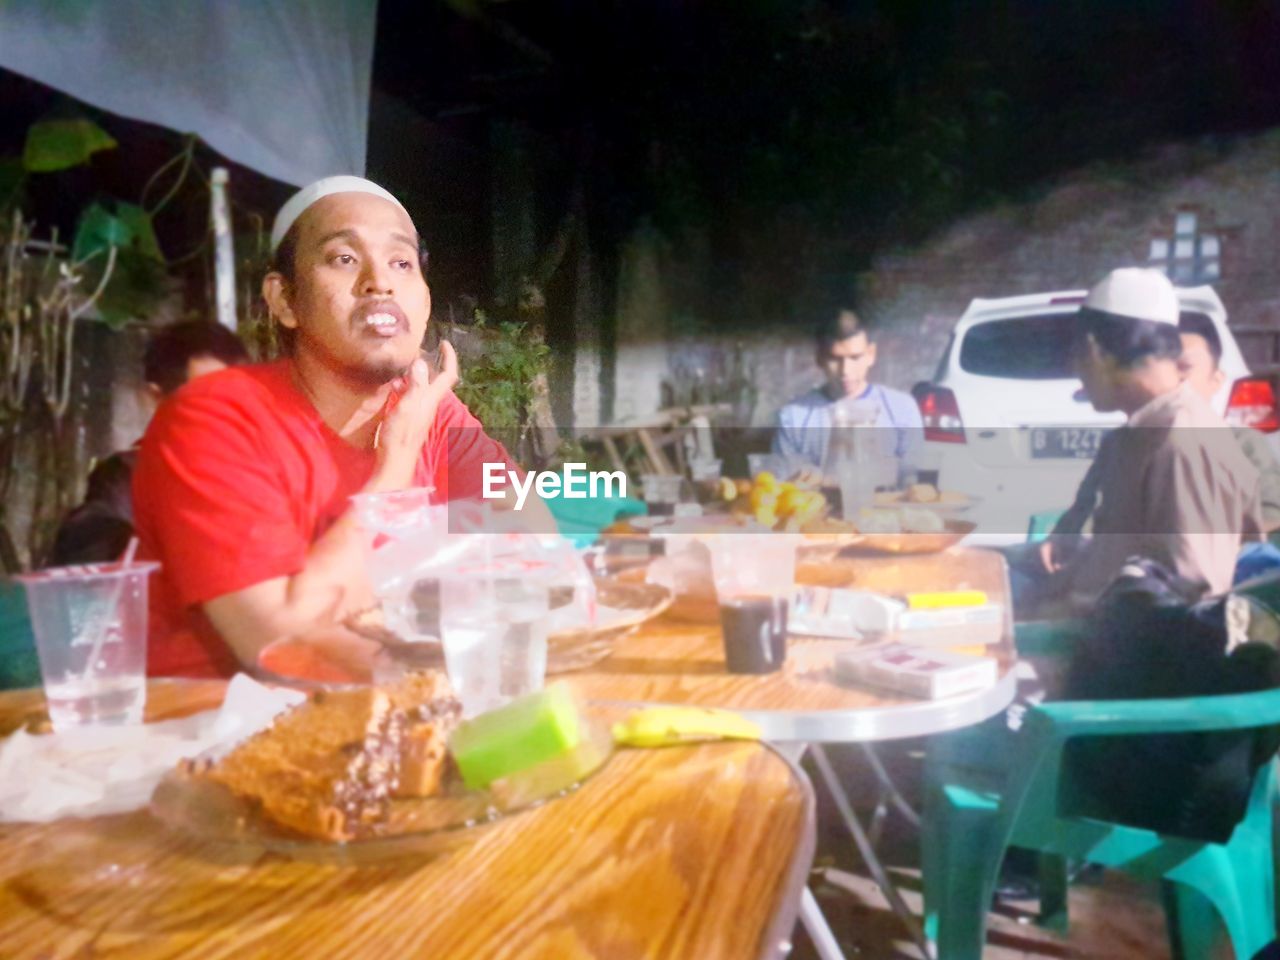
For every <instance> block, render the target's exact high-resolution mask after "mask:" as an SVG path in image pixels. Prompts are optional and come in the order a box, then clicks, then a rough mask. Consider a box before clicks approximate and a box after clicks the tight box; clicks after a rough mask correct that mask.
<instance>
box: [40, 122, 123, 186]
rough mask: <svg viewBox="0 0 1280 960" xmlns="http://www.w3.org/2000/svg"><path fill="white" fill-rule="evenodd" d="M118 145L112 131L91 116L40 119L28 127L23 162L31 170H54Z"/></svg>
mask: <svg viewBox="0 0 1280 960" xmlns="http://www.w3.org/2000/svg"><path fill="white" fill-rule="evenodd" d="M116 146H117V144H116V141H115V140H114V139H112V137H111V135H110V134H109V133H107V131H105V130H103V129H102V128H101V127H100V126H98V125H97V124H96V123H94V122H93V121H92V120H86V119H84V118H83V117H75V118H72V119H59V120H41V121H39V122H38V123H33V124H32V125H31V127H30V129H28V130H27V143H26V146H25V147H24V148H23V151H22V164H23V166H24V167H25V168H26V169H27V170H28V171H30V172H31V173H53V172H55V171H57V170H66V169H69V168H70V167H78V166H80V165H81V164H84V163H88V161H89V158H90V157H92V156H93V155H94V154H95V153H97V152H98V151H100V150H111V149H114V148H115V147H116Z"/></svg>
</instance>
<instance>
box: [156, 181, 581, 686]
mask: <svg viewBox="0 0 1280 960" xmlns="http://www.w3.org/2000/svg"><path fill="white" fill-rule="evenodd" d="M271 240H272V246H273V250H274V262H273V267H272V270H271V271H270V273H268V274H267V276H266V278H265V279H264V281H263V287H262V292H263V297H264V299H265V300H266V303H267V307H268V309H269V310H270V312H271V316H272V317H273V318H274V320H275V322H276V323H278V324H279V325H280V327H281V332H282V334H284V335H285V344H286V355H285V357H283V358H282V359H280V360H278V361H275V362H272V363H264V364H256V365H252V366H245V367H239V368H237V369H234V370H226V371H223V372H221V373H218V374H215V375H213V376H210V377H205V378H202V379H201V380H199V381H197V382H196V383H193V384H192V385H191V386H189V387H188V388H187V389H185V390H183V391H182V392H181V393H180V394H179V395H178V396H177V397H175V398H174V400H173V401H172V402H171V403H167V404H165V406H164V407H163V408H162V409H161V410H160V412H159V413H158V414H157V416H156V419H155V420H154V421H153V422H152V424H151V427H150V429H148V431H147V434H146V436H145V437H143V440H142V447H141V450H140V453H139V457H138V468H137V471H136V474H135V477H134V488H133V492H134V510H135V513H136V516H137V526H138V536H139V538H140V540H141V550H140V552H139V555H140V556H141V557H144V558H147V559H155V560H159V561H160V562H161V564H162V565H163V566H162V567H161V569H160V571H159V572H158V573H157V575H156V576H155V577H154V578H153V579H152V582H151V594H150V597H151V610H150V623H149V632H150V636H149V644H148V664H147V665H148V670H149V672H151V673H152V674H153V675H166V674H169V675H185V676H219V675H221V676H226V675H230V674H231V673H233V672H235V671H236V670H238V669H240V668H241V666H242V665H244V666H253V665H254V664H256V662H257V657H258V654H259V652H260V651H261V650H262V649H263V647H265V646H266V645H268V644H269V643H271V642H272V641H274V640H277V639H281V638H285V637H294V636H300V635H313V634H315V633H316V632H318V631H324V630H326V629H330V630H331V629H332V628H333V627H334V626H335V625H337V624H340V623H341V622H342V621H343V620H344V619H345V618H346V617H347V616H349V615H350V614H352V613H355V612H357V611H359V610H361V609H363V608H365V607H368V606H369V605H371V604H372V602H373V595H372V590H371V588H370V585H369V582H368V576H367V573H366V569H365V553H366V549H367V546H368V536H367V535H366V534H365V532H364V531H362V530H361V529H360V527H359V525H358V523H357V521H356V518H355V516H354V515H353V512H352V509H351V505H350V498H351V496H352V495H353V494H357V493H377V492H386V491H394V490H402V489H405V488H408V487H413V486H432V487H434V488H435V494H434V499H435V500H436V501H437V502H441V501H444V500H448V499H461V498H467V497H475V496H478V495H479V494H480V492H481V490H482V489H483V467H484V464H485V463H501V464H504V465H506V466H507V467H508V468H511V469H514V468H513V467H512V466H511V464H510V459H509V458H508V456H507V453H506V451H505V450H504V449H503V448H502V446H501V444H499V443H497V442H495V441H494V440H492V439H491V438H490V437H488V436H487V435H486V434H485V433H484V430H483V428H482V427H481V425H480V423H479V421H477V420H476V418H475V417H473V416H472V415H471V413H470V412H469V411H468V410H467V408H466V407H465V406H464V405H463V403H462V401H460V400H459V399H458V398H457V397H456V396H454V394H453V392H452V386H453V384H454V382H455V381H456V379H457V360H456V357H455V356H454V353H453V348H452V347H450V346H449V345H448V344H447V343H442V344H441V355H442V360H443V363H442V367H443V369H442V370H441V371H440V372H438V373H435V374H434V375H433V373H432V371H431V370H430V368H429V367H428V364H427V363H426V361H425V360H424V359H423V358H422V357H421V355H420V353H419V351H420V349H421V347H422V343H423V338H424V335H425V333H426V329H427V322H428V318H429V316H430V313H431V293H430V290H429V289H428V286H427V282H426V277H425V275H424V273H423V267H424V258H423V257H422V255H421V253H420V246H419V240H418V233H417V230H416V229H415V227H414V224H413V221H412V219H410V217H409V214H408V212H407V211H406V210H405V209H404V207H403V206H402V205H401V204H400V202H399V201H398V200H396V199H395V197H393V196H392V195H391V194H390V193H388V192H387V191H386V190H384V189H383V188H381V187H379V186H378V185H376V184H374V183H371V182H370V181H368V180H364V179H361V178H358V177H347V176H344V177H329V178H326V179H324V180H319V181H317V182H315V183H313V184H311V185H309V186H307V187H304V188H303V189H302V190H300V191H299V192H298V193H297V194H295V195H294V196H293V197H292V198H291V199H290V200H289V201H288V202H287V203H286V204H285V205H284V207H282V208H281V210H280V213H279V214H278V215H277V217H276V221H275V225H274V227H273V229H272V232H271ZM508 489H509V487H508ZM521 521H522V525H525V526H526V527H527V528H529V529H544V530H554V529H555V527H554V523H553V522H552V521H551V519H550V515H549V514H548V512H547V508H546V505H545V504H544V503H543V502H542V501H541V500H540V499H538V498H537V497H534V496H530V497H529V500H528V501H527V502H526V503H525V505H524V508H523V510H522V514H521Z"/></svg>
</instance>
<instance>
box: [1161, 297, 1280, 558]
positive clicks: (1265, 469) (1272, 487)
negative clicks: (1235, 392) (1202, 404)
mask: <svg viewBox="0 0 1280 960" xmlns="http://www.w3.org/2000/svg"><path fill="white" fill-rule="evenodd" d="M1178 330H1179V333H1180V335H1181V339H1182V356H1181V357H1179V358H1178V370H1179V371H1180V372H1181V373H1182V377H1183V379H1184V380H1185V381H1186V383H1187V386H1189V387H1191V389H1192V390H1194V391H1195V392H1196V393H1198V394H1200V396H1202V397H1204V399H1205V401H1206V402H1208V403H1212V402H1213V398H1214V395H1215V394H1216V393H1217V392H1218V390H1219V389H1220V388H1221V387H1222V384H1223V382H1224V381H1225V380H1226V374H1224V373H1223V372H1222V368H1221V367H1219V366H1218V364H1219V363H1221V362H1222V339H1221V338H1220V337H1219V336H1218V331H1217V329H1216V328H1215V327H1214V325H1213V321H1212V320H1210V319H1209V318H1208V317H1206V316H1204V315H1203V314H1199V313H1187V314H1183V316H1182V318H1181V319H1180V320H1179V321H1178ZM1231 433H1232V435H1233V436H1235V438H1236V443H1238V444H1240V449H1241V451H1243V452H1244V455H1245V456H1246V457H1248V458H1249V462H1250V463H1252V464H1253V466H1254V468H1255V469H1256V470H1257V471H1258V479H1259V486H1258V493H1259V495H1260V498H1261V503H1262V528H1263V530H1265V531H1266V532H1267V533H1270V532H1271V531H1273V530H1277V529H1280V461H1278V460H1276V455H1275V453H1274V452H1272V450H1271V446H1270V444H1268V443H1267V438H1266V437H1265V436H1264V435H1263V434H1261V433H1259V432H1258V431H1257V430H1254V429H1252V428H1250V427H1232V428H1231Z"/></svg>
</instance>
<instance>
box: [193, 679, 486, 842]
mask: <svg viewBox="0 0 1280 960" xmlns="http://www.w3.org/2000/svg"><path fill="white" fill-rule="evenodd" d="M461 713H462V708H461V704H459V702H458V701H457V699H456V698H455V697H454V696H453V691H452V689H451V688H450V687H449V683H448V680H447V679H445V677H444V675H443V674H441V673H436V672H428V673H423V674H417V675H411V676H410V677H408V678H406V679H405V680H403V681H401V682H399V683H397V684H395V685H392V686H389V687H381V688H378V687H373V688H364V689H359V690H338V691H321V692H318V693H316V694H313V695H312V697H311V698H310V699H309V700H308V701H307V702H306V703H304V704H301V705H299V706H298V707H295V708H294V709H292V710H290V711H288V712H287V713H284V714H282V715H281V716H279V717H277V718H276V721H275V723H274V724H272V726H271V727H269V728H268V729H266V730H263V731H261V732H260V733H257V734H255V735H254V736H252V737H250V738H249V739H248V740H246V741H245V742H244V743H242V744H240V745H239V746H237V747H236V748H235V749H234V750H232V751H231V752H230V753H229V754H227V755H226V756H225V757H223V758H222V759H221V760H218V761H217V762H214V763H211V762H208V761H204V762H196V763H190V764H188V772H189V773H191V774H192V775H195V776H200V777H205V778H208V779H209V780H211V781H213V782H215V783H218V784H221V785H222V786H224V787H226V788H227V789H228V790H230V791H231V792H232V793H233V794H235V795H236V796H238V797H241V798H243V799H246V800H248V801H250V802H252V803H255V804H256V805H257V806H258V807H260V809H261V810H262V812H263V813H264V814H265V815H266V816H267V817H269V818H270V819H271V820H273V821H275V822H276V823H278V824H280V825H282V826H285V827H288V828H290V829H292V830H295V831H297V832H299V833H303V834H306V835H308V836H313V837H319V838H323V839H326V840H336V841H342V840H350V839H353V838H355V837H357V836H359V835H360V834H361V833H362V832H363V830H364V829H365V828H367V827H368V826H370V825H371V824H374V823H377V822H378V821H380V820H382V819H383V818H384V817H385V816H386V812H387V808H388V805H389V803H390V800H391V798H392V797H393V796H409V797H421V796H430V795H432V794H434V793H436V792H437V791H439V789H440V786H441V781H442V779H443V777H444V773H445V766H446V761H447V753H446V750H445V744H446V743H447V740H448V736H449V734H450V732H451V731H452V730H453V728H454V727H455V726H456V725H457V722H458V719H459V717H460V716H461Z"/></svg>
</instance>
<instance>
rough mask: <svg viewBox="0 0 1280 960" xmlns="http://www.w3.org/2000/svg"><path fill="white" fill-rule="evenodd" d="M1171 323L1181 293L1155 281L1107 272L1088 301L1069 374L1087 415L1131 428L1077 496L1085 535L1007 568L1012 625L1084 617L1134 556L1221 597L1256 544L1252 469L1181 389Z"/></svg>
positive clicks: (1056, 542)
mask: <svg viewBox="0 0 1280 960" xmlns="http://www.w3.org/2000/svg"><path fill="white" fill-rule="evenodd" d="M1178 324H1179V307H1178V300H1177V295H1176V294H1175V293H1174V290H1173V286H1172V285H1171V284H1170V283H1169V281H1168V279H1167V278H1166V277H1165V276H1164V275H1163V274H1160V273H1158V272H1156V271H1152V270H1138V269H1122V270H1114V271H1112V272H1111V273H1110V274H1108V276H1107V277H1106V278H1104V279H1103V280H1102V282H1100V283H1099V284H1098V285H1097V286H1095V287H1094V288H1093V289H1092V290H1090V291H1089V295H1088V297H1087V298H1086V300H1085V303H1084V305H1083V306H1082V307H1081V308H1080V313H1079V319H1078V321H1077V333H1076V345H1075V353H1076V365H1077V369H1078V370H1079V372H1080V378H1081V380H1082V381H1083V383H1084V389H1085V392H1086V394H1087V395H1088V397H1089V401H1090V403H1092V404H1093V407H1094V409H1095V410H1099V411H1104V412H1106V411H1113V410H1121V411H1123V412H1124V413H1125V414H1127V416H1128V421H1127V423H1126V424H1125V425H1124V426H1123V427H1121V428H1120V429H1118V430H1116V431H1114V432H1113V433H1112V434H1110V435H1109V436H1108V437H1107V440H1106V442H1104V444H1103V446H1102V448H1101V450H1100V451H1099V455H1098V459H1097V461H1096V463H1095V465H1094V467H1093V468H1091V470H1090V472H1089V475H1088V476H1087V477H1086V480H1085V485H1090V486H1091V487H1092V489H1091V490H1090V491H1089V496H1088V497H1087V498H1082V497H1077V506H1079V505H1080V504H1081V503H1082V501H1084V500H1087V501H1089V503H1093V504H1095V505H1093V506H1092V507H1091V508H1088V504H1087V503H1086V504H1085V506H1086V508H1088V509H1087V510H1086V511H1085V512H1090V513H1091V514H1092V522H1093V535H1092V536H1091V537H1089V538H1087V539H1086V538H1078V537H1067V536H1059V535H1055V536H1054V537H1052V538H1050V540H1049V541H1047V542H1046V543H1045V544H1043V545H1040V549H1039V550H1038V551H1037V552H1036V553H1035V555H1034V559H1033V560H1031V561H1025V560H1023V559H1019V560H1017V561H1015V564H1014V567H1013V568H1012V569H1011V574H1012V579H1013V580H1014V582H1015V601H1014V602H1015V605H1016V606H1017V607H1018V608H1019V609H1018V611H1017V612H1018V615H1019V616H1020V617H1023V618H1026V617H1027V616H1028V614H1029V612H1030V611H1029V608H1031V607H1038V608H1041V609H1039V610H1038V611H1037V615H1039V616H1051V615H1065V614H1069V613H1074V612H1079V611H1081V610H1085V609H1088V607H1089V606H1090V605H1091V604H1092V602H1093V600H1094V599H1095V598H1096V597H1097V596H1098V595H1099V594H1100V593H1101V592H1102V590H1103V589H1105V588H1106V587H1107V585H1108V584H1109V583H1110V582H1111V581H1112V580H1113V579H1114V578H1115V577H1116V576H1117V575H1118V574H1119V573H1120V572H1121V570H1122V569H1123V567H1124V565H1125V561H1126V560H1127V559H1128V558H1130V557H1135V556H1140V557H1145V558H1147V559H1149V560H1154V561H1156V562H1157V563H1159V564H1161V565H1162V566H1163V567H1165V568H1166V569H1167V570H1169V571H1170V572H1172V573H1175V574H1177V575H1179V576H1180V577H1182V578H1184V579H1185V580H1188V581H1194V582H1198V583H1199V584H1201V585H1202V587H1203V589H1204V591H1206V592H1207V593H1212V594H1218V593H1223V592H1225V591H1226V590H1227V589H1229V588H1230V586H1231V582H1232V574H1233V572H1234V570H1235V565H1236V556H1237V554H1238V553H1239V551H1240V545H1241V543H1242V540H1253V539H1256V538H1257V537H1258V536H1259V535H1260V533H1261V524H1262V521H1261V511H1260V505H1259V495H1258V486H1259V484H1258V471H1257V470H1256V469H1255V468H1254V466H1253V465H1252V464H1251V463H1250V462H1249V460H1248V459H1247V458H1246V457H1245V455H1244V453H1243V452H1242V451H1241V448H1240V446H1239V444H1238V443H1237V442H1236V440H1235V437H1234V436H1233V435H1232V433H1231V431H1230V430H1227V429H1224V428H1225V427H1226V423H1225V422H1224V421H1223V419H1222V418H1221V417H1219V416H1218V415H1217V414H1216V413H1215V412H1214V411H1213V409H1212V408H1211V407H1210V406H1209V404H1208V402H1207V401H1206V400H1205V399H1204V397H1203V396H1202V395H1201V394H1200V393H1198V392H1196V390H1195V389H1193V387H1192V386H1191V385H1190V384H1189V383H1184V382H1183V372H1182V371H1181V370H1180V369H1179V365H1178V360H1179V357H1180V356H1181V353H1182V341H1181V338H1180V336H1179V327H1178ZM1094 491H1096V492H1094ZM1072 512H1073V513H1076V512H1080V511H1078V510H1077V508H1076V507H1073V511H1072ZM1076 529H1079V527H1077V528H1076Z"/></svg>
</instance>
